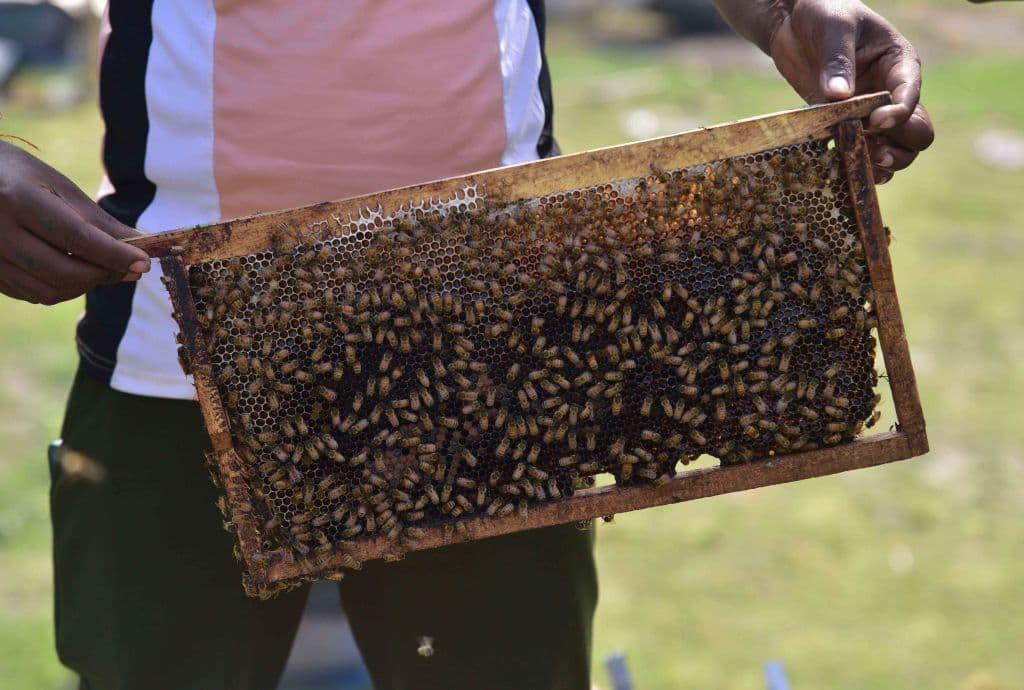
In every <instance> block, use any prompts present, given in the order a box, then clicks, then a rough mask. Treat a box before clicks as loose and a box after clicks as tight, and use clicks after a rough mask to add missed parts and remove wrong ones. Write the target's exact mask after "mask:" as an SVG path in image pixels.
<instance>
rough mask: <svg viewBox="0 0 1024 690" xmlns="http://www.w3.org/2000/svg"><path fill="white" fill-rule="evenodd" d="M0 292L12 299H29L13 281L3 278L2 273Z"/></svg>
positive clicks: (24, 300) (25, 300)
mask: <svg viewBox="0 0 1024 690" xmlns="http://www.w3.org/2000/svg"><path fill="white" fill-rule="evenodd" d="M0 270H2V269H0ZM0 293H3V294H5V295H7V296H8V297H12V298H14V299H20V300H21V301H23V302H27V301H29V300H28V296H27V295H26V294H25V293H24V292H22V291H21V290H19V289H18V288H17V286H15V285H14V284H13V283H11V282H9V281H7V280H5V279H4V278H3V276H2V275H0Z"/></svg>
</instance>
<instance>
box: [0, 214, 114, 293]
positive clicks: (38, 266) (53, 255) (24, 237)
mask: <svg viewBox="0 0 1024 690" xmlns="http://www.w3.org/2000/svg"><path fill="white" fill-rule="evenodd" d="M0 249H2V250H3V256H4V257H6V259H7V260H8V261H9V262H11V263H13V264H15V265H17V266H18V267H20V268H21V269H23V270H25V271H27V272H28V273H31V274H32V275H34V276H37V277H39V278H40V280H42V281H43V282H44V283H47V284H48V285H50V286H52V287H55V288H65V287H66V288H67V289H69V290H77V291H78V292H85V291H86V290H88V289H90V288H92V287H93V286H94V285H96V284H97V283H107V282H115V281H119V280H121V279H122V278H124V277H125V274H124V273H121V272H115V271H111V270H109V269H106V268H101V267H99V266H95V265H93V264H90V263H88V262H85V261H82V260H81V259H79V258H77V257H74V256H69V255H67V254H65V253H63V252H61V251H60V250H58V249H55V248H54V247H52V246H51V245H49V244H47V243H46V242H44V241H42V240H41V239H39V238H38V237H36V236H35V235H33V234H32V233H31V232H28V231H27V230H24V229H23V228H18V229H17V230H14V231H7V232H4V233H3V235H2V236H0Z"/></svg>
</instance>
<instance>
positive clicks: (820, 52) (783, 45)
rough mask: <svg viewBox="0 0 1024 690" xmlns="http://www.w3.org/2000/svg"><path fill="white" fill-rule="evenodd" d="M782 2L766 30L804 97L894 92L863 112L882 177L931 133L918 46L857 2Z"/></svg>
mask: <svg viewBox="0 0 1024 690" xmlns="http://www.w3.org/2000/svg"><path fill="white" fill-rule="evenodd" d="M755 4H756V3H755ZM773 4H775V5H778V4H780V3H773ZM781 4H783V5H789V11H788V12H784V13H783V14H781V15H779V16H778V22H777V23H776V24H775V26H774V27H773V31H772V33H771V34H770V36H769V38H768V42H767V49H768V54H769V55H770V56H771V58H772V59H773V60H774V61H775V65H776V67H778V69H779V72H781V73H782V75H783V76H784V77H785V78H786V80H787V81H788V82H789V83H790V84H791V85H792V86H793V88H794V89H795V90H796V91H797V93H799V94H800V95H801V96H802V97H803V98H804V99H805V100H806V101H807V102H808V103H824V102H826V101H836V100H842V99H844V98H849V97H850V96H854V95H857V94H864V93H871V92H874V91H889V92H890V93H891V94H892V105H887V106H882V107H881V108H877V109H876V110H875V111H874V112H872V113H871V116H870V117H869V119H868V133H869V134H868V145H869V148H870V152H871V160H872V162H873V163H874V176H875V181H876V182H877V183H884V182H887V181H888V180H889V179H891V178H892V176H893V173H894V172H895V171H897V170H902V169H903V168H906V167H907V166H908V165H910V164H911V162H913V160H914V159H915V158H916V157H917V154H918V153H919V152H920V151H923V150H924V149H926V148H928V146H929V145H931V143H932V141H933V140H934V138H935V130H934V129H933V128H932V123H931V120H930V119H929V117H928V112H927V111H926V110H925V108H924V106H923V105H921V103H920V102H919V98H920V95H921V61H920V60H919V59H918V57H917V51H915V50H914V47H913V46H912V45H911V44H910V42H909V41H908V40H907V39H906V38H905V37H904V36H903V34H901V33H900V32H899V31H898V30H897V29H896V28H895V27H894V26H893V25H892V24H890V23H889V22H888V21H887V20H886V19H885V18H883V17H882V16H880V15H879V14H878V13H876V12H875V11H873V10H871V9H870V8H868V7H867V6H865V5H864V4H863V3H861V2H857V1H854V0H848V1H844V0H831V1H830V0H794V1H792V2H789V3H781Z"/></svg>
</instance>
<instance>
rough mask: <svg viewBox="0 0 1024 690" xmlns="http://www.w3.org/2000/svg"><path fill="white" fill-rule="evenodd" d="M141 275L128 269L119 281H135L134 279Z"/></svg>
mask: <svg viewBox="0 0 1024 690" xmlns="http://www.w3.org/2000/svg"><path fill="white" fill-rule="evenodd" d="M141 277H142V276H141V275H139V274H138V273H135V272H131V271H129V272H128V273H125V274H124V277H123V278H121V281H122V282H128V283H133V282H135V281H136V280H138V279H139V278H141Z"/></svg>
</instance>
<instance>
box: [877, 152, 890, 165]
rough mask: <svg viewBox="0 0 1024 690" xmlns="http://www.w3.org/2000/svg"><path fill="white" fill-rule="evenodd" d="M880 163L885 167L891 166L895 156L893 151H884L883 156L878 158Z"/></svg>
mask: <svg viewBox="0 0 1024 690" xmlns="http://www.w3.org/2000/svg"><path fill="white" fill-rule="evenodd" d="M878 164H879V165H880V166H882V167H883V168H891V167H892V164H893V158H892V154H891V153H884V154H882V157H881V158H879V159H878Z"/></svg>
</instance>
